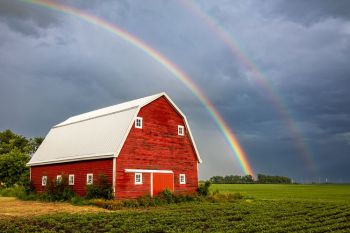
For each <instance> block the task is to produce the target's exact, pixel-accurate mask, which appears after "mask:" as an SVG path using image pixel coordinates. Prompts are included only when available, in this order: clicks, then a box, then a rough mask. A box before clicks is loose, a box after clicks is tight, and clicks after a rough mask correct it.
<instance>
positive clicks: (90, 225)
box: [0, 199, 350, 232]
mask: <svg viewBox="0 0 350 233" xmlns="http://www.w3.org/2000/svg"><path fill="white" fill-rule="evenodd" d="M36 231H39V232H40V231H45V232H91V231H92V232H330V231H333V232H350V203H347V202H320V201H288V200H279V201H274V200H255V199H248V200H247V199H246V200H237V201H235V202H220V203H209V202H204V203H182V204H180V205H175V204H173V205H169V206H164V207H154V208H150V209H137V210H128V211H118V212H112V213H96V214H79V215H78V214H75V215H70V214H56V215H47V216H41V217H35V218H34V217H33V218H11V219H10V218H4V219H0V232H36Z"/></svg>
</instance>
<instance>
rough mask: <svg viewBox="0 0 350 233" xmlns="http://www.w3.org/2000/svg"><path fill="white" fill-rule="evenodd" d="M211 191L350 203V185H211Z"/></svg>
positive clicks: (281, 198)
mask: <svg viewBox="0 0 350 233" xmlns="http://www.w3.org/2000/svg"><path fill="white" fill-rule="evenodd" d="M211 190H219V191H220V192H239V193H242V194H243V195H244V196H246V197H252V198H255V199H259V200H288V201H292V200H293V201H294V200H301V201H331V202H348V203H350V185H334V184H324V185H315V184H310V185H301V184H295V185H289V184H213V185H212V186H211Z"/></svg>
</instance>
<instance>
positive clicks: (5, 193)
mask: <svg viewBox="0 0 350 233" xmlns="http://www.w3.org/2000/svg"><path fill="white" fill-rule="evenodd" d="M23 194H25V189H24V188H23V187H22V186H18V185H14V186H12V187H11V188H2V189H0V196H2V197H18V196H21V195H23Z"/></svg>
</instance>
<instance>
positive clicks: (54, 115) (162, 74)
mask: <svg viewBox="0 0 350 233" xmlns="http://www.w3.org/2000/svg"><path fill="white" fill-rule="evenodd" d="M58 2H59V3H62V1H58ZM336 2H337V4H333V2H331V1H317V3H315V2H314V1H305V3H304V2H301V1H288V2H287V1H279V2H267V1H266V2H259V3H257V2H256V1H239V2H238V1H237V2H236V1H235V2H232V1H227V0H221V1H210V2H207V1H204V2H203V1H201V2H200V7H201V9H202V10H203V11H204V12H205V13H206V14H208V15H209V17H212V18H213V19H214V20H215V21H217V22H218V23H219V24H220V27H222V28H223V29H224V30H225V31H226V32H227V33H228V34H229V35H231V36H232V37H233V38H234V39H235V43H236V44H237V46H239V48H240V49H241V50H242V52H243V53H244V55H245V56H246V57H247V58H248V60H249V61H250V62H251V63H252V64H254V65H255V66H256V67H257V68H258V72H261V74H262V75H263V79H264V80H265V82H266V83H265V84H267V85H269V86H271V87H272V90H273V91H274V92H275V93H276V96H277V97H278V98H279V99H277V101H280V103H282V104H283V105H284V107H285V109H286V110H287V116H290V117H289V118H287V119H286V118H285V116H286V114H281V113H280V111H281V109H279V108H277V107H276V105H275V104H274V102H273V101H276V100H271V93H268V90H266V87H264V85H261V84H260V83H259V81H257V79H256V77H254V72H252V70H249V69H247V66H246V65H245V64H244V62H242V60H241V59H240V58H239V56H237V54H236V53H232V52H231V51H230V50H229V47H228V45H227V44H225V43H224V41H223V40H222V38H221V37H220V35H218V33H217V32H216V31H213V30H212V29H211V28H210V27H209V26H208V25H207V24H206V22H205V21H203V20H202V19H201V18H199V17H197V16H196V14H194V13H193V12H191V10H190V9H187V8H185V7H184V6H183V5H182V4H179V3H178V2H177V1H150V2H147V4H140V3H139V2H133V1H103V2H101V1H65V2H64V4H67V5H69V6H73V7H76V8H79V9H81V10H83V11H84V12H87V13H89V14H91V15H95V16H97V17H100V18H101V19H104V20H106V21H108V22H110V23H114V24H116V25H118V26H119V27H121V28H123V29H125V30H127V31H128V32H129V33H131V34H133V35H135V36H137V37H138V38H140V39H142V40H143V41H145V42H146V43H148V44H149V45H150V46H152V47H153V48H154V49H156V50H158V51H159V52H160V53H162V54H163V55H165V56H166V57H167V58H168V59H169V60H171V61H172V62H173V63H174V64H176V65H177V66H178V67H179V68H181V69H182V70H183V71H185V72H186V73H187V74H188V75H189V77H190V78H191V79H192V81H193V82H195V83H196V84H197V85H198V87H199V88H200V89H202V90H203V92H204V93H205V95H206V96H207V97H208V99H210V100H211V101H212V102H213V104H214V106H215V107H216V108H217V110H218V111H219V112H220V114H221V115H222V116H223V118H224V119H225V120H226V121H227V122H228V124H229V126H230V127H231V129H232V130H233V131H234V132H235V133H236V136H237V137H238V139H239V140H240V142H241V144H242V145H243V147H244V148H245V150H246V151H247V153H248V158H249V160H250V162H251V164H252V166H253V168H254V170H255V171H256V172H257V173H259V172H260V173H268V174H276V175H287V176H291V177H293V178H294V179H296V180H298V181H301V180H304V181H306V180H308V181H311V180H315V179H317V178H318V176H319V177H327V178H328V179H329V180H334V181H338V180H339V179H343V181H345V180H344V177H345V178H346V177H350V174H349V172H348V171H347V170H346V169H345V168H346V167H347V166H350V160H349V158H348V154H349V151H350V148H349V147H350V145H349V144H350V136H349V135H350V112H349V111H350V108H349V107H348V106H350V95H349V94H348V87H349V86H350V83H349V78H348V77H349V73H350V67H349V65H348V61H349V60H350V40H349V36H350V23H349V19H348V17H347V14H346V12H344V11H339V12H338V10H336V9H338V7H339V6H338V5H339V4H341V5H342V4H345V2H342V1H336ZM342 8H344V9H345V6H344V5H342ZM298 10H300V12H301V13H299V11H298ZM0 19H1V21H0V30H1V33H0V70H1V74H0V81H1V85H0V106H1V110H0V111H1V114H0V129H1V130H3V129H5V128H11V129H13V130H14V131H16V132H18V133H21V134H24V135H28V136H38V135H44V134H45V133H46V132H47V131H48V130H49V129H50V127H51V126H52V125H54V124H57V123H59V122H61V121H63V120H65V119H66V118H67V117H69V116H72V115H75V114H79V113H83V112H86V111H90V110H94V109H98V108H101V107H105V106H109V105H113V104H117V103H120V102H123V101H127V100H130V99H134V98H139V97H143V96H146V95H150V94H154V93H157V92H160V91H167V92H168V94H169V95H170V96H171V97H172V98H173V99H174V101H175V102H176V103H177V104H178V105H179V106H180V107H181V109H182V110H183V111H184V112H185V113H186V114H187V117H188V119H189V121H190V124H191V126H192V131H193V133H194V136H195V138H196V141H197V144H198V147H199V150H200V152H201V156H202V158H203V160H204V162H205V163H204V164H203V165H201V166H200V174H201V178H209V177H210V176H212V175H226V174H232V173H233V174H241V169H240V165H239V163H238V160H237V159H236V158H235V156H234V154H233V153H232V151H231V150H230V148H229V147H228V144H227V142H226V141H225V138H224V137H223V134H222V133H221V132H220V131H219V129H218V127H217V126H216V124H215V121H214V120H213V119H212V118H211V117H210V115H209V113H208V112H207V111H206V108H205V106H203V105H202V104H201V102H200V101H199V100H198V99H197V98H196V96H195V95H194V94H193V93H192V92H191V91H190V90H189V89H188V88H187V87H186V86H185V85H184V83H182V82H181V81H179V80H178V79H177V78H176V77H174V76H173V75H172V74H171V73H170V72H169V71H168V70H167V69H165V68H164V67H163V66H161V65H160V64H159V63H158V62H157V61H155V60H154V59H152V58H150V57H149V56H148V55H147V54H145V53H144V52H142V51H141V50H139V49H137V48H135V46H133V45H131V44H130V43H128V42H126V41H124V40H122V39H121V38H119V37H118V36H116V35H114V34H112V33H110V32H107V31H105V30H103V29H102V28H100V27H98V26H94V25H92V24H89V23H87V22H85V21H83V20H81V19H79V18H78V17H74V16H68V15H66V14H62V13H59V12H53V11H50V10H48V9H42V8H41V7H37V6H34V5H30V4H24V3H19V2H13V1H2V2H1V7H0ZM53 29H54V30H53ZM18 32H20V33H18ZM28 35H31V36H30V37H28ZM33 35H34V37H33ZM290 122H292V123H293V125H295V127H296V128H297V130H298V132H300V134H299V135H294V134H293V132H291V131H290V129H289V128H288V124H289V123H290ZM298 138H299V139H300V140H301V142H303V143H305V144H306V145H307V147H308V148H307V149H308V150H309V151H310V154H309V156H310V158H311V159H312V160H313V163H314V165H315V167H316V172H315V173H312V172H311V171H310V169H309V168H308V167H307V166H306V165H305V160H304V158H303V155H302V154H301V153H300V150H299V149H298V147H297V144H298V142H297V141H296V140H297V139H298ZM329 161H332V162H329ZM339 169H341V170H342V171H339ZM332 171H333V173H332Z"/></svg>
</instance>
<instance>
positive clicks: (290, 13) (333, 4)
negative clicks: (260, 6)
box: [266, 0, 350, 24]
mask: <svg viewBox="0 0 350 233" xmlns="http://www.w3.org/2000/svg"><path fill="white" fill-rule="evenodd" d="M266 3H268V4H270V3H271V2H266ZM272 5H273V6H272V7H270V9H269V10H272V11H273V12H274V13H277V14H279V15H280V16H282V17H284V18H289V19H291V20H294V21H296V22H300V23H305V24H312V23H316V22H319V21H322V20H324V19H327V18H344V19H349V18H350V12H349V9H350V2H349V1H347V0H336V1H327V0H326V1H325V0H322V1H319V0H309V1H304V0H294V1H288V0H280V1H274V2H273V4H272ZM270 6H271V5H270Z"/></svg>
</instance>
